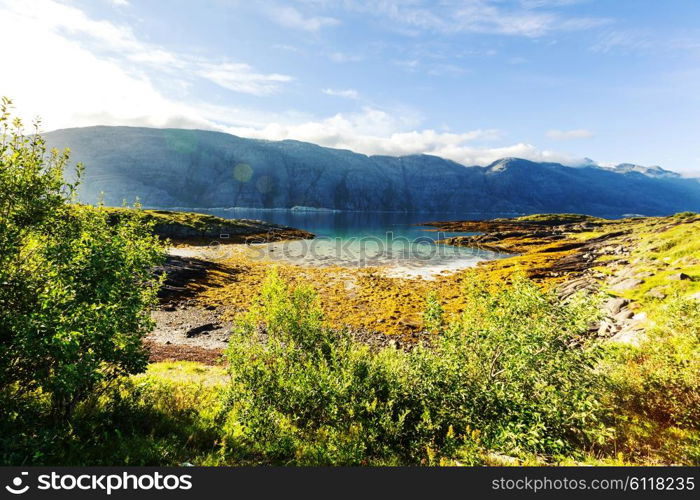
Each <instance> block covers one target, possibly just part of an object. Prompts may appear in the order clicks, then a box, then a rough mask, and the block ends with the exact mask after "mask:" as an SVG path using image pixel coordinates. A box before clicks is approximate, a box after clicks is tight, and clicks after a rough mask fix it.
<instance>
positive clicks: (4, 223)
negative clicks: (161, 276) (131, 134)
mask: <svg viewBox="0 0 700 500" xmlns="http://www.w3.org/2000/svg"><path fill="white" fill-rule="evenodd" d="M9 104H10V103H9V101H8V100H3V104H2V116H1V118H0V129H1V133H2V137H1V140H0V382H1V385H0V405H1V404H2V403H3V402H4V401H7V400H10V399H17V400H24V398H26V397H30V396H33V397H40V398H42V397H46V398H49V399H50V402H51V405H50V406H51V412H52V414H53V415H54V417H55V418H56V419H58V420H64V421H65V420H68V419H69V418H70V416H71V414H72V412H73V410H74V409H75V407H76V405H77V404H78V403H79V402H80V401H82V400H84V399H85V398H86V397H88V396H89V395H90V393H91V391H92V390H93V389H94V387H95V386H96V385H97V384H99V383H102V382H104V381H109V380H113V379H115V378H117V377H120V376H122V375H125V374H130V373H137V372H139V371H143V370H144V369H145V367H146V363H147V356H146V353H145V352H144V349H143V347H142V344H141V338H142V336H143V335H144V334H145V333H146V332H148V331H149V329H150V328H151V320H150V318H149V310H150V307H151V306H152V305H153V304H154V301H155V298H156V292H157V289H158V286H159V281H158V280H157V279H155V278H154V277H153V274H152V268H153V266H154V265H155V264H156V263H158V262H159V261H160V259H161V257H162V254H163V252H162V248H161V246H160V244H159V243H158V240H157V239H156V238H155V237H154V236H152V234H151V231H150V228H149V226H148V224H144V223H143V220H142V217H141V216H140V214H139V213H138V211H133V212H132V214H131V215H130V216H125V217H124V218H122V219H121V220H120V221H119V222H118V223H116V224H110V223H109V218H108V214H107V212H106V210H105V209H103V208H101V207H98V208H94V207H79V206H75V205H71V203H70V202H71V199H72V196H73V194H74V192H75V186H76V185H75V184H70V183H67V182H66V181H65V180H64V177H63V172H64V170H65V168H66V166H67V164H68V161H69V154H68V151H64V152H62V153H59V152H57V151H52V152H50V153H47V152H46V148H45V146H44V142H43V140H42V138H41V137H40V136H39V135H38V134H36V133H35V134H32V135H29V136H27V135H24V134H23V132H22V124H21V122H19V121H18V120H15V121H14V122H12V124H11V123H10V114H9ZM77 174H78V177H79V174H80V169H78V172H77ZM14 417H16V415H14V416H13V415H9V418H14Z"/></svg>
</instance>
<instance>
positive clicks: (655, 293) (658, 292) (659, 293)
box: [645, 287, 666, 300]
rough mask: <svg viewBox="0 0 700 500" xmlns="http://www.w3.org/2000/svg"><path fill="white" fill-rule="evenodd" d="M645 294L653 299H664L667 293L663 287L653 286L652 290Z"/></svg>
mask: <svg viewBox="0 0 700 500" xmlns="http://www.w3.org/2000/svg"><path fill="white" fill-rule="evenodd" d="M645 296H646V297H649V298H651V299H659V300H663V299H665V298H666V293H665V292H664V291H663V289H662V288H658V287H657V288H652V289H651V290H649V291H648V292H647V293H646V294H645Z"/></svg>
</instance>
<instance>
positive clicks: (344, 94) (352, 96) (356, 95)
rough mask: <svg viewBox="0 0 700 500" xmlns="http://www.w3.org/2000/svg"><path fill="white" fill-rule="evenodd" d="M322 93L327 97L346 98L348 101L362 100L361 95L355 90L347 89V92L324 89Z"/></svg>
mask: <svg viewBox="0 0 700 500" xmlns="http://www.w3.org/2000/svg"><path fill="white" fill-rule="evenodd" d="M321 92H323V93H324V94H326V95H332V96H335V97H344V98H346V99H359V98H360V93H359V92H358V91H357V90H355V89H345V90H339V89H338V90H336V89H323V90H322V91H321Z"/></svg>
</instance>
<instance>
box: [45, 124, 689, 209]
mask: <svg viewBox="0 0 700 500" xmlns="http://www.w3.org/2000/svg"><path fill="white" fill-rule="evenodd" d="M45 137H46V139H47V142H48V144H49V145H50V146H52V147H59V148H62V147H70V148H71V150H72V158H73V159H74V160H75V161H81V162H83V163H84V164H85V166H86V170H85V175H84V179H83V183H82V185H81V188H80V196H81V199H82V200H84V201H87V202H95V201H96V200H97V199H98V198H99V197H100V193H104V201H105V203H106V204H108V205H121V204H122V201H123V200H128V201H133V200H134V199H135V198H136V197H138V198H139V199H140V200H141V202H142V204H144V205H145V206H158V207H232V206H238V207H268V208H273V207H283V208H291V207H294V206H310V207H324V208H335V209H344V210H408V211H425V212H427V211H456V212H460V211H461V212H467V211H485V212H505V211H515V212H585V213H590V214H601V215H603V214H604V215H610V214H622V213H641V214H648V215H654V214H668V213H672V212H678V211H683V210H694V211H700V182H698V181H697V180H694V179H682V178H680V177H678V176H677V175H676V174H673V173H672V172H668V171H665V170H663V169H660V168H659V167H651V168H649V169H646V170H645V169H644V168H643V167H639V168H638V167H637V166H629V165H627V166H626V165H618V166H617V167H615V168H614V169H605V168H601V167H598V166H595V165H588V166H579V167H576V168H573V167H567V166H563V165H560V164H558V163H535V162H531V161H527V160H522V159H516V158H504V159H502V160H499V161H497V162H494V163H492V164H491V165H488V166H486V167H481V166H468V167H465V166H463V165H460V164H458V163H455V162H453V161H450V160H445V159H442V158H438V157H436V156H429V155H412V156H404V157H390V156H366V155H362V154H357V153H353V152H351V151H347V150H339V149H330V148H324V147H320V146H317V145H315V144H309V143H304V142H298V141H289V140H288V141H279V142H274V141H264V140H256V139H244V138H240V137H236V136H232V135H228V134H223V133H219V132H210V131H200V130H179V129H153V128H134V127H86V128H73V129H65V130H57V131H54V132H50V133H47V134H45Z"/></svg>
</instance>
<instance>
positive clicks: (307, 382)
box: [223, 272, 605, 464]
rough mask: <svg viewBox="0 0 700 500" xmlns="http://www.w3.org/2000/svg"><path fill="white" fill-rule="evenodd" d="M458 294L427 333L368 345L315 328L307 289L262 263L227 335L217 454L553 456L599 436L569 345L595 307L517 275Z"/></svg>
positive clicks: (587, 384) (587, 367)
mask: <svg viewBox="0 0 700 500" xmlns="http://www.w3.org/2000/svg"><path fill="white" fill-rule="evenodd" d="M465 293H467V294H468V296H469V299H470V304H471V305H472V308H471V309H470V311H468V312H467V313H465V315H464V316H463V318H462V319H461V320H460V321H459V322H457V323H455V324H453V325H451V326H450V327H448V328H447V330H446V331H444V332H442V333H441V334H440V335H439V336H438V339H437V340H436V341H435V342H434V343H433V344H434V345H432V346H430V347H423V346H416V347H415V348H414V349H412V350H411V351H410V352H404V351H400V350H396V349H391V348H387V349H383V350H380V351H376V352H375V351H372V350H370V349H369V348H368V347H367V346H364V345H360V344H358V343H355V342H353V341H352V340H351V339H350V337H349V336H348V335H347V333H345V332H337V331H332V330H330V329H329V328H327V327H326V326H324V323H323V320H322V314H321V310H320V306H319V303H318V298H317V297H316V295H315V293H314V292H313V291H312V290H310V289H308V288H306V287H304V286H301V287H298V288H295V289H289V287H288V286H287V285H286V284H285V283H284V282H283V281H282V280H280V278H279V277H278V276H277V274H276V273H275V272H273V273H272V274H270V275H269V276H268V278H267V280H266V282H265V284H264V286H263V289H262V292H261V296H260V297H259V298H258V300H257V301H256V303H255V305H254V306H253V308H252V309H251V312H250V313H249V314H248V315H247V317H246V318H245V319H244V320H243V321H242V322H241V324H240V325H239V326H238V327H237V328H236V329H235V331H234V336H233V337H232V338H231V342H230V347H229V350H228V358H229V362H230V371H231V377H232V382H231V387H230V390H229V392H228V397H227V401H226V408H227V419H226V428H225V431H224V432H225V435H226V439H225V448H224V450H223V453H224V454H228V455H230V456H234V457H238V458H250V457H251V454H252V455H253V456H255V457H257V459H258V460H260V461H263V462H274V463H301V464H365V463H435V462H436V461H438V460H440V459H443V458H446V457H455V456H459V457H460V459H461V460H462V461H464V462H466V463H478V462H479V461H481V460H482V458H481V454H482V452H483V451H484V449H485V448H491V449H499V450H507V451H508V452H513V453H555V454H556V453H563V452H566V451H569V450H571V449H573V448H575V447H576V446H577V445H584V444H586V443H589V442H591V440H593V439H594V438H601V436H603V435H605V429H604V427H603V425H602V424H601V423H600V422H599V416H600V413H601V410H600V408H599V405H598V403H597V402H596V399H595V396H594V394H595V391H594V390H593V387H594V386H595V384H596V375H595V372H594V371H593V370H592V369H591V367H592V365H593V363H594V362H595V360H596V353H595V350H594V349H583V348H581V346H580V345H574V344H575V342H574V341H576V340H579V338H580V336H581V335H582V334H583V333H584V332H585V331H586V329H587V327H588V324H589V322H590V320H591V317H592V316H591V314H592V313H591V311H592V309H594V308H593V307H592V306H591V305H590V304H583V303H578V304H571V305H569V306H562V305H558V304H557V302H556V301H554V300H551V299H552V297H549V296H547V295H544V294H542V293H541V292H540V291H539V290H538V289H537V288H536V287H535V286H534V285H533V284H531V283H529V282H527V281H525V280H521V281H518V282H517V283H515V284H514V285H513V286H509V287H506V288H504V289H503V290H502V291H500V292H498V293H489V292H487V291H486V290H484V289H483V288H482V287H480V286H479V285H478V283H477V282H475V281H473V282H471V283H470V285H469V286H468V287H467V289H466V290H465ZM429 314H432V315H433V316H437V315H435V314H433V313H429Z"/></svg>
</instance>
